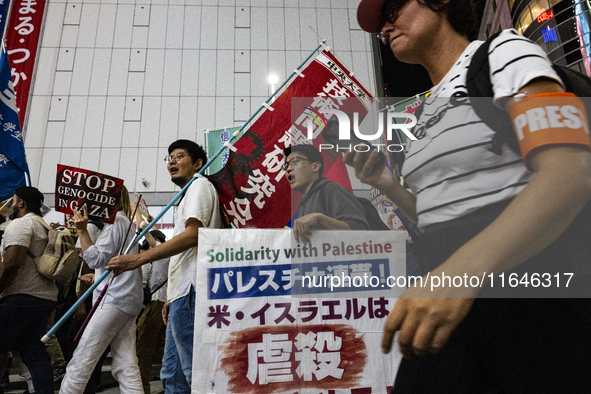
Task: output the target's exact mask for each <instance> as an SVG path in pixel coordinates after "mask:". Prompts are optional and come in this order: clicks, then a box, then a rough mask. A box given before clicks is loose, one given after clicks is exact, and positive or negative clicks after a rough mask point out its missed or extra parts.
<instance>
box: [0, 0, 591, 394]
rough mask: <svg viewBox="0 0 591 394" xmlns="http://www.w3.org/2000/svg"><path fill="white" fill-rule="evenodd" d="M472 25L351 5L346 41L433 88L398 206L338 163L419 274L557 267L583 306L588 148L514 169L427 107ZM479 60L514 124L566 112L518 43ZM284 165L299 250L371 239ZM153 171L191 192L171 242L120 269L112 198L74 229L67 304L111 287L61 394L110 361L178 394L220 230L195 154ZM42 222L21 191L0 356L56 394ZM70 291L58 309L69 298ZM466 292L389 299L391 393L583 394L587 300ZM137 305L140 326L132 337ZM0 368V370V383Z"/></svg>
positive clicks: (347, 202) (590, 190)
mask: <svg viewBox="0 0 591 394" xmlns="http://www.w3.org/2000/svg"><path fill="white" fill-rule="evenodd" d="M473 11H474V4H473V3H472V1H471V0H445V1H442V0H385V1H384V0H362V1H361V3H360V5H359V8H358V20H359V24H360V26H361V27H362V28H363V29H364V30H366V31H368V32H372V33H378V32H379V33H381V37H382V39H383V40H384V42H385V43H386V44H387V45H389V47H390V48H391V49H392V51H393V52H394V54H395V56H396V57H397V58H398V59H399V60H401V61H405V62H409V63H415V64H421V65H423V66H424V67H425V68H426V69H427V71H428V73H429V76H430V78H431V80H432V82H433V83H434V84H435V86H434V88H433V89H432V91H431V96H430V97H429V99H427V101H426V102H425V103H424V104H423V109H422V114H421V116H420V117H419V120H418V126H417V127H419V128H420V127H421V126H423V127H424V130H426V131H425V132H424V133H423V134H422V135H420V138H419V139H418V140H417V141H413V142H411V143H410V144H409V147H408V152H407V156H406V161H405V163H404V167H403V169H402V174H403V175H404V179H405V181H406V184H407V186H408V187H409V188H410V190H411V191H410V192H409V191H408V190H407V189H406V188H405V187H404V186H402V185H401V184H400V182H399V180H398V179H396V178H395V177H394V176H393V174H392V173H391V172H390V171H389V170H388V169H387V168H386V167H385V164H383V165H382V167H380V168H379V170H378V171H376V170H375V166H374V164H375V162H376V160H377V156H378V154H379V153H378V152H377V151H375V150H374V151H372V153H370V154H367V153H355V152H350V153H348V154H347V155H346V156H345V162H346V163H347V164H349V165H351V166H352V167H354V169H355V172H356V176H357V177H358V178H359V179H360V180H361V181H362V182H364V183H367V184H369V185H372V186H374V187H376V188H378V189H380V190H381V191H382V192H383V193H384V194H385V195H386V196H387V197H388V198H389V199H390V200H391V201H392V202H394V203H395V204H396V205H397V206H398V207H399V208H400V209H401V210H402V211H403V212H404V213H405V214H406V216H407V217H408V218H410V219H411V220H412V221H413V222H415V223H416V224H417V225H418V227H420V228H421V231H420V232H419V231H417V238H418V240H417V245H416V255H415V258H416V261H417V262H418V265H419V267H420V270H421V272H422V273H423V274H424V273H425V272H434V273H438V272H443V271H445V273H446V274H448V275H452V274H454V275H455V274H457V275H460V276H461V275H463V274H464V273H466V272H468V273H469V274H470V275H476V276H480V274H481V273H482V272H495V273H498V272H523V270H527V269H528V268H532V267H533V268H536V267H537V268H539V267H546V268H549V269H551V268H552V267H554V268H556V263H557V259H560V263H561V264H562V265H564V266H569V267H571V266H572V267H575V266H577V267H583V269H582V270H581V271H580V276H578V277H577V278H575V280H574V283H575V285H574V287H575V288H580V289H583V290H584V289H585V288H586V287H587V290H588V286H587V281H586V278H588V277H589V264H588V262H589V261H588V260H589V256H591V251H590V250H589V248H590V247H589V245H590V243H589V238H587V236H588V235H589V236H591V234H589V226H588V225H586V223H587V222H584V221H583V219H582V215H583V214H585V213H586V212H587V211H586V208H585V207H586V205H587V203H588V201H589V200H590V199H591V175H590V174H591V154H590V153H589V147H590V146H591V143H590V142H589V135H588V132H587V134H586V136H585V135H582V136H575V137H576V138H575V137H572V135H571V134H564V136H563V135H562V134H560V133H558V135H557V134H556V133H557V132H555V133H554V134H552V135H549V136H547V137H546V136H545V135H544V134H543V132H538V134H536V136H537V137H536V139H535V140H530V139H529V138H530V137H528V136H526V137H523V136H521V138H520V148H521V153H518V152H515V151H513V150H511V149H509V148H508V147H507V146H505V147H502V149H501V150H500V153H499V152H493V151H491V150H489V149H488V143H489V142H490V140H491V139H492V138H493V136H494V132H493V131H492V130H491V129H490V128H489V127H488V126H487V125H486V124H484V122H482V121H481V120H480V119H479V118H478V116H477V115H476V113H475V112H474V111H473V109H472V107H471V106H470V105H469V104H467V105H457V103H454V104H453V105H451V104H449V103H450V101H449V100H447V101H441V100H440V99H441V98H449V97H452V96H453V97H467V94H468V91H467V88H466V78H467V72H468V71H467V70H468V65H469V63H470V61H471V59H472V56H473V55H474V53H475V51H476V50H477V49H478V47H479V46H480V44H481V43H480V42H474V41H472V39H473V38H474V37H473V36H474V31H475V30H474V27H475V26H474V24H471V23H470V21H474V19H473V14H474V12H473ZM490 48H491V49H490V50H489V61H490V65H491V68H492V72H491V80H492V81H491V83H492V86H493V90H494V102H495V104H496V105H498V106H499V107H501V108H503V109H506V110H507V111H508V112H509V113H511V116H513V117H517V116H519V115H520V114H521V113H522V112H523V113H525V111H526V109H527V108H529V107H527V106H525V104H524V103H525V102H531V100H534V102H538V101H540V103H543V104H544V105H558V104H557V103H558V102H559V101H557V100H560V99H562V98H569V99H570V100H571V101H570V103H574V104H573V105H575V106H576V105H578V104H577V103H578V102H575V101H572V100H578V98H576V97H574V96H573V95H572V94H568V93H565V92H564V90H565V86H564V83H563V82H562V80H561V79H560V78H559V76H558V75H557V74H556V72H555V71H554V70H553V68H552V65H551V63H550V62H549V60H548V58H547V57H546V55H545V54H544V52H543V51H542V50H541V49H540V48H539V47H537V46H536V45H535V44H533V43H532V42H530V41H528V40H526V39H524V38H522V37H520V36H518V35H517V34H516V33H515V31H513V30H508V31H504V32H502V33H501V34H500V35H499V36H498V37H497V38H496V39H495V40H493V42H492V43H491V47H490ZM527 100H530V101H527ZM536 100H538V101H536ZM540 105H541V104H540ZM523 108H525V109H523ZM573 133H574V132H573ZM532 138H533V137H532ZM524 140H525V142H523V141H524ZM452 147H453V148H454V149H452ZM284 155H285V162H284V165H283V169H284V170H285V171H286V172H285V179H286V180H287V182H289V184H290V186H291V188H292V190H294V191H295V192H298V193H299V194H301V196H302V202H301V204H300V207H299V208H300V217H299V218H298V219H297V220H295V221H294V236H295V238H296V240H297V241H298V242H303V243H306V242H309V241H310V235H311V234H312V231H314V230H316V229H368V228H369V225H368V222H367V221H366V219H365V216H364V213H363V208H362V206H361V205H360V204H359V202H358V201H357V200H356V199H355V198H354V197H353V196H352V195H351V194H350V193H349V192H348V191H347V190H346V189H344V188H342V187H341V186H339V185H337V184H335V183H334V182H330V181H328V180H326V179H325V178H323V177H322V174H323V159H322V155H321V154H320V153H319V152H318V151H317V150H316V149H315V148H313V147H312V146H310V145H304V146H301V145H300V146H294V147H291V148H288V149H286V150H285V152H284ZM165 161H166V163H167V168H168V171H169V174H170V176H171V180H172V182H173V183H174V184H176V185H177V186H179V187H181V188H183V187H185V186H186V185H187V184H188V183H189V182H191V181H192V180H193V178H195V177H196V178H197V179H196V180H195V181H194V182H192V183H191V185H190V186H189V188H188V189H187V190H186V192H185V193H184V195H183V197H182V200H181V201H180V203H179V205H178V210H177V213H176V217H175V223H176V224H175V228H174V234H173V237H172V238H171V239H169V240H166V239H165V237H164V236H163V234H162V233H159V232H153V233H151V234H150V235H147V236H146V243H145V245H144V246H145V247H143V248H142V249H143V250H142V251H141V252H140V253H138V251H137V250H131V252H130V253H128V254H125V255H121V254H120V251H121V250H122V249H123V247H124V246H126V245H128V244H129V243H130V241H131V238H132V237H133V232H131V233H127V228H128V227H129V226H131V225H132V221H133V220H134V218H133V217H132V216H133V215H132V212H131V204H130V201H129V195H128V193H127V191H126V190H125V189H124V191H123V192H122V194H121V205H120V207H121V208H120V209H121V210H120V212H118V213H117V217H116V219H115V222H114V223H113V224H110V225H105V226H104V227H103V228H99V227H100V226H98V227H97V226H94V225H92V224H91V223H89V218H88V213H87V210H86V208H84V207H83V208H82V209H81V210H75V211H74V222H75V225H76V229H77V236H78V239H79V242H80V250H81V257H82V259H81V261H82V260H83V261H84V264H85V265H84V266H83V268H81V271H79V272H80V278H81V279H80V281H81V282H82V283H81V286H82V288H83V287H84V286H87V285H88V283H89V282H92V279H89V278H88V276H87V275H92V273H91V272H87V271H89V270H94V275H95V278H96V277H99V276H100V275H101V274H102V273H103V272H104V271H105V270H107V269H108V270H112V271H113V273H114V274H115V275H116V277H115V279H114V280H113V281H112V282H110V283H109V282H107V281H105V282H104V283H102V284H101V285H100V286H99V287H97V289H96V290H95V292H94V301H96V300H97V298H98V297H99V296H100V294H101V292H102V290H103V289H104V288H105V286H107V283H108V286H109V288H108V291H107V292H106V296H105V300H104V305H103V307H102V308H100V309H97V310H96V312H95V315H94V317H93V318H92V319H90V323H89V324H88V326H86V329H85V330H84V333H83V334H82V337H81V338H80V340H79V342H78V343H77V344H76V346H77V347H76V348H75V350H73V351H72V350H69V349H70V348H66V349H67V350H66V352H64V353H65V355H66V359H69V363H68V365H67V368H66V371H65V372H66V373H65V376H64V377H63V380H62V382H61V386H60V393H64V394H74V393H89V392H94V390H95V381H94V376H95V370H96V366H97V364H98V365H100V362H101V358H103V357H104V355H105V354H106V352H107V351H108V350H107V349H108V348H109V346H110V353H111V355H112V374H113V376H114V377H115V379H116V380H117V381H118V382H119V385H120V389H121V392H123V393H142V392H148V391H149V384H148V382H149V369H150V367H151V364H152V361H153V360H154V358H161V359H162V370H161V372H160V378H161V380H162V384H163V387H164V389H165V390H166V393H174V394H178V393H190V392H191V378H192V376H191V373H192V361H193V335H194V321H195V303H196V302H197V300H196V299H195V283H194V278H195V277H196V269H197V246H198V232H199V228H201V227H209V228H221V227H222V223H223V218H222V213H221V212H222V211H221V210H220V206H219V198H218V195H217V192H216V190H215V188H214V186H213V185H212V184H211V183H210V182H209V181H208V179H207V178H205V177H203V176H201V175H198V171H199V170H200V169H201V168H202V167H203V165H204V164H205V163H206V162H207V157H206V155H205V153H204V151H203V149H202V148H201V147H200V146H199V145H197V144H196V143H194V142H192V141H188V140H178V141H175V142H174V143H172V144H171V145H170V146H169V148H168V155H167V156H166V158H165ZM42 204H43V195H42V194H41V193H40V192H39V191H38V190H37V189H35V188H33V187H21V188H19V189H17V190H16V192H15V194H14V196H13V198H12V204H11V209H10V214H9V216H10V219H11V222H10V224H9V225H8V226H6V227H5V228H4V234H3V248H2V249H3V259H2V272H1V276H0V355H4V354H6V352H8V351H18V353H19V354H20V357H21V358H22V362H23V363H24V365H25V366H26V368H27V372H26V374H29V375H27V376H30V378H31V388H32V389H34V391H35V392H36V393H53V390H54V384H53V380H54V369H55V370H56V372H57V373H58V375H59V374H60V373H59V372H60V370H61V369H63V367H64V365H63V362H62V361H61V360H62V358H60V357H59V356H54V358H55V359H56V361H54V366H53V368H52V363H51V361H52V360H51V359H50V357H49V356H48V351H47V350H46V348H45V345H43V344H42V343H41V342H40V341H39V339H40V338H41V337H42V336H43V335H44V334H45V331H46V329H47V327H48V320H49V319H50V316H51V315H52V313H53V312H54V308H55V305H56V303H57V302H58V300H59V298H58V292H59V289H58V286H56V283H55V282H54V281H52V280H49V279H47V278H45V277H43V276H41V275H40V274H39V273H38V271H37V269H36V266H35V263H34V261H33V259H34V257H35V256H39V255H40V254H41V253H42V252H43V249H44V247H45V244H46V243H47V231H46V228H45V227H44V226H43V225H42V224H41V223H40V220H42V219H41V212H40V209H41V207H42ZM587 224H588V223H587ZM165 241H166V242H165ZM567 250H568V251H576V253H566V251H567ZM84 267H85V268H84ZM84 270H87V271H84ZM142 271H143V272H144V274H143V275H142ZM142 276H143V278H142ZM142 280H143V283H144V284H145V286H146V291H142V288H143V285H142ZM164 284H166V287H164ZM75 287H76V286H73V288H74V289H75ZM71 288H72V286H71V285H70V289H69V290H66V293H68V294H74V295H75V294H76V293H78V295H79V294H80V291H78V292H76V291H73V290H71ZM164 289H166V290H164ZM479 291H481V292H482V293H486V292H487V291H488V290H487V289H486V288H485V289H484V290H480V289H477V288H467V289H464V290H462V292H460V293H453V292H450V291H449V289H445V288H441V289H438V290H437V291H436V292H433V291H432V290H431V291H427V290H426V289H423V288H420V287H415V286H411V287H409V288H408V289H407V290H406V292H405V293H403V295H402V296H401V298H400V299H399V301H398V302H397V304H396V305H395V307H394V309H393V311H392V312H391V313H390V315H389V317H388V319H387V322H386V326H385V333H384V339H383V350H384V352H389V351H390V349H391V346H392V342H393V338H394V334H396V333H398V335H399V337H398V338H399V339H398V341H399V345H400V349H401V351H402V353H403V354H404V355H405V356H406V357H405V358H404V359H403V360H402V362H401V365H400V368H399V370H398V373H397V377H396V382H395V385H394V391H393V392H394V393H413V394H415V393H454V394H456V393H460V394H461V393H531V392H536V393H545V392H569V393H579V392H581V393H582V392H585V389H587V390H588V389H589V387H591V381H590V379H591V377H590V376H591V375H589V374H588V369H589V367H591V362H590V356H589V354H591V343H590V341H591V336H590V335H588V333H589V329H588V327H589V324H590V323H591V320H590V317H589V310H590V306H591V305H590V304H589V301H588V299H587V298H580V299H574V298H570V299H564V298H555V299H551V300H547V299H540V298H518V299H514V298H502V299H492V298H478V296H479V295H482V294H478V292H479ZM62 293H63V289H62ZM164 293H165V294H166V295H164ZM549 294H550V293H549ZM554 295H555V294H554ZM142 305H146V309H145V311H144V314H143V315H141V317H140V319H139V327H138V328H136V321H137V318H138V315H139V314H140V311H141V310H142ZM90 306H91V304H86V305H84V307H81V308H82V309H81V310H80V311H77V312H78V315H76V316H75V318H76V319H77V320H78V321H80V320H81V317H84V316H85V315H86V312H88V309H89V308H90ZM160 317H161V318H162V320H161V319H160ZM52 320H55V318H52ZM164 325H165V327H164ZM78 326H79V325H78ZM136 331H137V332H138V333H139V336H137V337H136ZM68 337H71V336H70V335H68ZM542 342H543V343H542ZM136 343H137V349H136ZM62 349H63V345H62ZM52 353H55V352H52ZM138 358H139V363H138ZM5 360H6V356H0V372H1V371H2V369H3V368H4V367H5V364H6V361H5ZM99 370H100V367H99ZM140 371H141V372H140ZM548 371H553V372H552V373H549V372H548ZM557 375H559V376H560V379H557V378H556V376H557Z"/></svg>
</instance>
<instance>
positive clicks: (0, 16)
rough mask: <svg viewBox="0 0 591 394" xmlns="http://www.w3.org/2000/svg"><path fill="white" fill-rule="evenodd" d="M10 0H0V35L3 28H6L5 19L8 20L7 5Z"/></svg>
mask: <svg viewBox="0 0 591 394" xmlns="http://www.w3.org/2000/svg"><path fill="white" fill-rule="evenodd" d="M9 4H10V0H0V34H2V32H4V26H6V18H8V5H9ZM2 38H4V37H2Z"/></svg>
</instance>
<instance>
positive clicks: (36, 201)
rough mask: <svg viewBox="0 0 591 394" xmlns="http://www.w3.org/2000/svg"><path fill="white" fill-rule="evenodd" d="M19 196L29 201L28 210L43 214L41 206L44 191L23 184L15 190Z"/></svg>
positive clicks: (26, 201)
mask: <svg viewBox="0 0 591 394" xmlns="http://www.w3.org/2000/svg"><path fill="white" fill-rule="evenodd" d="M14 194H16V196H17V197H18V198H20V199H21V200H23V201H24V202H25V203H27V210H28V211H29V212H33V213H34V214H36V215H39V216H41V207H42V206H43V200H44V197H43V193H41V192H40V191H39V189H37V188H36V187H32V186H21V187H19V188H18V189H16V191H15V192H14Z"/></svg>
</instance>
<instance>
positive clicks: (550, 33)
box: [542, 26, 558, 42]
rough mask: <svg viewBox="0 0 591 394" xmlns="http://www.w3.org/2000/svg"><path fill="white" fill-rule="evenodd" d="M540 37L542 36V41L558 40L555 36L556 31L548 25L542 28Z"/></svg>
mask: <svg viewBox="0 0 591 394" xmlns="http://www.w3.org/2000/svg"><path fill="white" fill-rule="evenodd" d="M542 37H544V42H550V41H558V39H557V38H556V31H555V30H554V29H551V28H550V26H548V27H547V28H546V29H544V30H542Z"/></svg>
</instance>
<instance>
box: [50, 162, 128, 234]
mask: <svg viewBox="0 0 591 394" xmlns="http://www.w3.org/2000/svg"><path fill="white" fill-rule="evenodd" d="M122 189H123V179H119V178H115V177H112V176H109V175H105V174H101V173H99V172H95V171H90V170H84V169H82V168H76V167H69V166H65V165H63V164H58V165H57V178H56V183H55V210H56V211H58V212H64V213H67V214H71V213H72V211H73V210H74V209H78V210H80V209H81V208H82V206H83V205H84V204H86V206H87V208H88V217H89V218H90V220H98V221H101V222H106V223H113V222H114V221H115V215H116V214H117V211H118V210H119V200H120V198H121V190H122Z"/></svg>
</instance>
